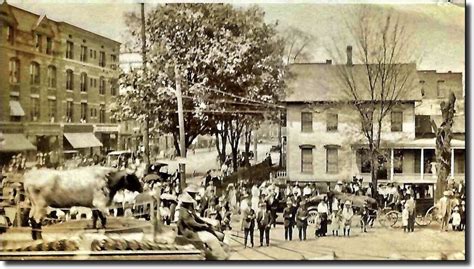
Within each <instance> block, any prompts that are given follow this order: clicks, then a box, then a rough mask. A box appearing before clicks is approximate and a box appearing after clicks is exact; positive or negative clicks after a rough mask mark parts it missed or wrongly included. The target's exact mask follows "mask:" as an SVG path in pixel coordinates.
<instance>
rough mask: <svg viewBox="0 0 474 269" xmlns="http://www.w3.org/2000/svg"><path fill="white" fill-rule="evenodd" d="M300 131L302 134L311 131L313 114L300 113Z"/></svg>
mask: <svg viewBox="0 0 474 269" xmlns="http://www.w3.org/2000/svg"><path fill="white" fill-rule="evenodd" d="M301 131H302V132H312V131H313V113H311V112H301Z"/></svg>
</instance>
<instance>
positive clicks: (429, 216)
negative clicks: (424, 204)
mask: <svg viewBox="0 0 474 269" xmlns="http://www.w3.org/2000/svg"><path fill="white" fill-rule="evenodd" d="M438 211H439V210H438V207H436V206H432V207H430V209H428V211H426V215H425V220H426V221H427V222H428V224H431V222H432V221H436V222H437V223H438V224H441V219H440V218H439V213H438Z"/></svg>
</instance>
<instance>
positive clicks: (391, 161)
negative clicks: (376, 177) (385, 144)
mask: <svg viewBox="0 0 474 269" xmlns="http://www.w3.org/2000/svg"><path fill="white" fill-rule="evenodd" d="M393 158H394V154H393V148H391V149H390V181H393V173H394V169H393Z"/></svg>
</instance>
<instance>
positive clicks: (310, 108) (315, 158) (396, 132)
mask: <svg viewBox="0 0 474 269" xmlns="http://www.w3.org/2000/svg"><path fill="white" fill-rule="evenodd" d="M405 67H406V70H407V72H409V73H410V78H409V80H410V81H408V82H407V83H409V84H408V85H411V86H410V88H409V90H408V91H407V92H406V93H404V94H403V95H402V96H400V101H399V103H398V104H397V105H396V106H395V107H393V109H392V110H391V111H390V112H389V113H388V114H387V116H386V117H385V118H384V121H383V122H382V134H381V138H382V142H381V148H382V149H383V150H384V152H385V153H386V154H385V156H386V159H385V160H382V161H381V168H380V169H379V171H378V172H377V174H378V179H379V180H380V181H382V182H383V181H385V182H387V181H389V182H397V183H399V184H410V185H413V186H414V187H416V188H419V189H421V190H424V191H421V192H420V193H422V195H427V196H429V197H432V196H433V195H432V194H433V190H434V189H433V188H434V183H435V181H436V175H435V174H436V171H435V169H433V166H435V165H433V164H435V161H436V159H435V147H436V145H435V138H434V131H433V130H432V128H431V125H430V124H429V122H430V120H431V119H433V120H435V122H438V124H439V122H440V114H441V112H440V106H439V104H440V102H441V101H443V100H444V101H445V100H447V97H448V94H449V92H450V91H452V92H454V93H455V95H456V96H457V98H458V106H457V107H458V113H457V116H456V118H455V124H454V128H453V129H454V133H455V137H454V139H453V140H452V141H451V146H452V158H451V168H452V169H451V176H453V177H454V178H455V179H457V180H464V176H465V172H464V162H465V158H464V154H465V143H464V133H465V131H464V111H463V107H464V105H463V103H464V100H463V94H462V93H463V90H462V74H459V73H436V72H435V71H417V70H416V66H415V64H406V65H405ZM337 68H338V67H337V66H336V65H335V64H332V63H331V61H327V62H326V63H322V64H293V65H292V66H290V72H292V73H293V75H294V79H293V80H291V81H289V87H288V93H287V96H286V107H287V117H286V118H287V122H286V142H287V143H286V177H287V180H290V181H312V182H324V183H326V182H333V183H334V182H335V181H337V180H350V179H351V178H352V177H353V176H360V177H363V178H364V182H366V183H367V182H370V181H371V175H370V161H369V158H368V153H367V139H366V138H365V137H364V135H363V133H362V123H361V119H360V118H359V117H360V116H359V113H358V112H357V110H355V109H354V108H353V107H352V105H351V104H350V103H349V101H350V99H348V97H347V94H346V93H344V92H343V89H342V87H341V83H340V80H339V78H338V77H337V73H338V72H337ZM351 68H353V69H354V70H356V69H357V68H363V66H361V65H359V66H358V65H353V66H352V67H351ZM354 73H355V74H357V72H356V71H354ZM356 76H357V75H356ZM358 79H361V78H355V80H358ZM426 117H428V118H426ZM427 124H428V125H427ZM280 175H282V173H280Z"/></svg>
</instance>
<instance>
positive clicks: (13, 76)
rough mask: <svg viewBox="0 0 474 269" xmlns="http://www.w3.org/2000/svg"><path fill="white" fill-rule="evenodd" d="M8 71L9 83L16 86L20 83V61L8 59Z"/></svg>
mask: <svg viewBox="0 0 474 269" xmlns="http://www.w3.org/2000/svg"><path fill="white" fill-rule="evenodd" d="M8 70H9V78H10V79H9V80H10V83H12V84H16V83H19V82H20V60H18V59H16V58H12V59H10V62H9V64H8Z"/></svg>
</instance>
